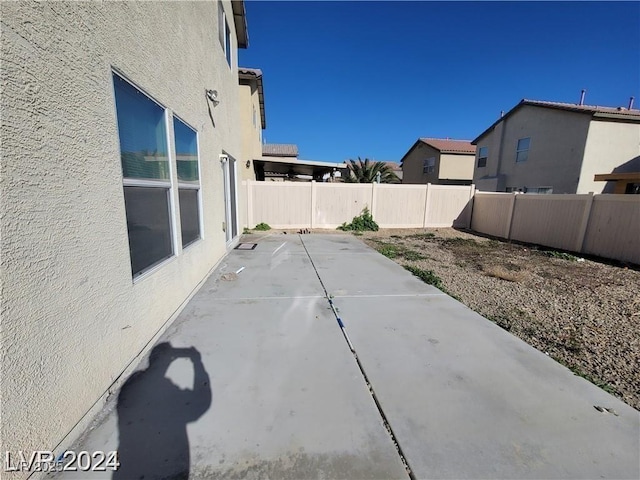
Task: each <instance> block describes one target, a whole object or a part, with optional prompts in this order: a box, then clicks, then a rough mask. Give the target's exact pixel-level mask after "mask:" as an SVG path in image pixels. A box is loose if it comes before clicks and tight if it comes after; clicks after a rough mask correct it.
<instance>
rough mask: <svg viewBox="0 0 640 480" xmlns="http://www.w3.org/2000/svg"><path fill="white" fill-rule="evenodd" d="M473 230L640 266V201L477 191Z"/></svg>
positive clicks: (605, 196) (628, 197) (636, 198)
mask: <svg viewBox="0 0 640 480" xmlns="http://www.w3.org/2000/svg"><path fill="white" fill-rule="evenodd" d="M471 228H472V229H473V230H475V231H477V232H480V233H484V234H487V235H493V236H496V237H500V238H506V239H511V240H517V241H521V242H527V243H535V244H538V245H544V246H547V247H552V248H558V249H561V250H568V251H572V252H577V253H584V254H590V255H597V256H600V257H605V258H612V259H616V260H621V261H625V262H631V263H635V264H640V196H638V195H610V194H602V195H593V194H588V195H523V194H516V193H485V192H476V194H475V196H474V200H473V218H472V221H471Z"/></svg>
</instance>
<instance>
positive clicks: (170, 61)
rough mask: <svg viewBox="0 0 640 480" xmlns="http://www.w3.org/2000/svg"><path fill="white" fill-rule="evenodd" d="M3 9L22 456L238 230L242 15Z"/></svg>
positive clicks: (9, 432) (148, 338) (7, 427)
mask: <svg viewBox="0 0 640 480" xmlns="http://www.w3.org/2000/svg"><path fill="white" fill-rule="evenodd" d="M0 8H1V9H2V36H1V39H0V42H1V47H2V60H3V62H2V70H1V73H0V75H1V77H2V85H3V92H2V99H1V102H2V117H3V118H2V157H3V158H2V175H0V188H1V190H2V196H3V199H2V207H1V208H2V244H1V245H0V268H1V270H2V272H3V286H2V305H1V307H0V308H1V311H0V315H1V316H2V341H1V342H0V357H1V358H2V379H3V381H2V382H1V383H0V398H2V415H1V425H0V429H1V430H0V437H1V438H2V449H3V450H6V451H12V452H17V451H22V452H24V454H25V455H26V456H27V458H29V455H30V452H32V451H34V450H39V451H42V450H52V451H55V450H56V447H57V446H58V445H59V444H60V442H62V441H63V439H64V438H65V437H66V436H68V435H73V432H81V431H82V430H84V427H86V422H87V421H88V419H91V418H92V414H93V413H94V412H96V411H97V410H99V409H100V408H101V407H102V405H104V399H105V398H106V397H107V395H108V393H109V392H110V391H113V390H114V389H117V388H118V386H119V385H118V383H117V382H118V381H119V379H124V378H126V376H127V375H128V372H130V371H131V370H130V369H131V368H132V366H134V365H135V364H136V363H137V362H136V359H137V358H140V356H141V355H144V354H145V352H146V351H147V349H148V348H150V346H152V345H153V341H154V339H155V338H157V337H158V336H159V335H160V334H161V333H162V332H163V329H164V328H165V326H166V325H168V324H170V323H171V320H172V319H173V318H175V317H176V315H177V314H178V313H179V312H180V310H181V309H182V307H183V306H184V305H185V304H186V302H187V301H188V299H189V298H190V297H191V295H193V294H194V293H195V291H196V290H197V288H198V287H199V285H201V282H203V281H204V280H205V279H206V278H207V276H208V274H209V273H210V272H211V271H212V269H213V268H214V267H215V266H216V264H217V262H219V261H220V260H221V258H222V257H223V256H224V255H225V254H226V252H227V250H228V249H230V248H232V247H233V244H234V241H236V240H237V235H238V230H237V224H236V225H235V228H234V225H233V223H234V221H233V220H231V221H230V220H229V213H230V212H231V214H232V215H233V214H234V212H233V210H234V205H233V200H232V198H231V196H230V194H232V193H233V189H234V188H235V186H236V185H235V182H234V175H233V172H234V168H235V167H234V161H233V159H234V158H235V159H238V158H241V157H242V150H241V134H240V131H241V128H240V118H239V112H240V109H239V107H238V103H239V102H238V67H237V49H238V47H242V48H244V47H246V46H247V27H246V16H245V8H244V3H243V2H240V1H234V2H231V1H226V0H225V1H222V2H100V3H96V2H84V3H83V2H80V3H78V2H2V5H1V7H0ZM225 226H226V228H224V229H223V227H225ZM234 237H235V238H234ZM27 475H28V472H26V471H25V472H23V473H14V476H13V477H12V478H24V477H26V476H27Z"/></svg>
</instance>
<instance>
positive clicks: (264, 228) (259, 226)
mask: <svg viewBox="0 0 640 480" xmlns="http://www.w3.org/2000/svg"><path fill="white" fill-rule="evenodd" d="M254 230H258V231H260V232H264V231H267V230H271V227H270V226H269V224H268V223H264V222H261V223H259V224H257V225H256V226H255V228H254Z"/></svg>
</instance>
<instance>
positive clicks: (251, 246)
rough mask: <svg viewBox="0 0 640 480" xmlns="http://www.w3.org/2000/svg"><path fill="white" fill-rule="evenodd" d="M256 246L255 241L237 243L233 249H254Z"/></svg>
mask: <svg viewBox="0 0 640 480" xmlns="http://www.w3.org/2000/svg"><path fill="white" fill-rule="evenodd" d="M257 246H258V244H257V243H239V244H238V246H237V247H236V248H235V250H254V249H255V248H256V247H257Z"/></svg>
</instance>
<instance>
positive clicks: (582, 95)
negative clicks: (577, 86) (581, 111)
mask: <svg viewBox="0 0 640 480" xmlns="http://www.w3.org/2000/svg"><path fill="white" fill-rule="evenodd" d="M585 93H587V91H586V90H585V89H584V88H583V89H582V93H581V94H580V103H579V104H578V105H584V94H585Z"/></svg>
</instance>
